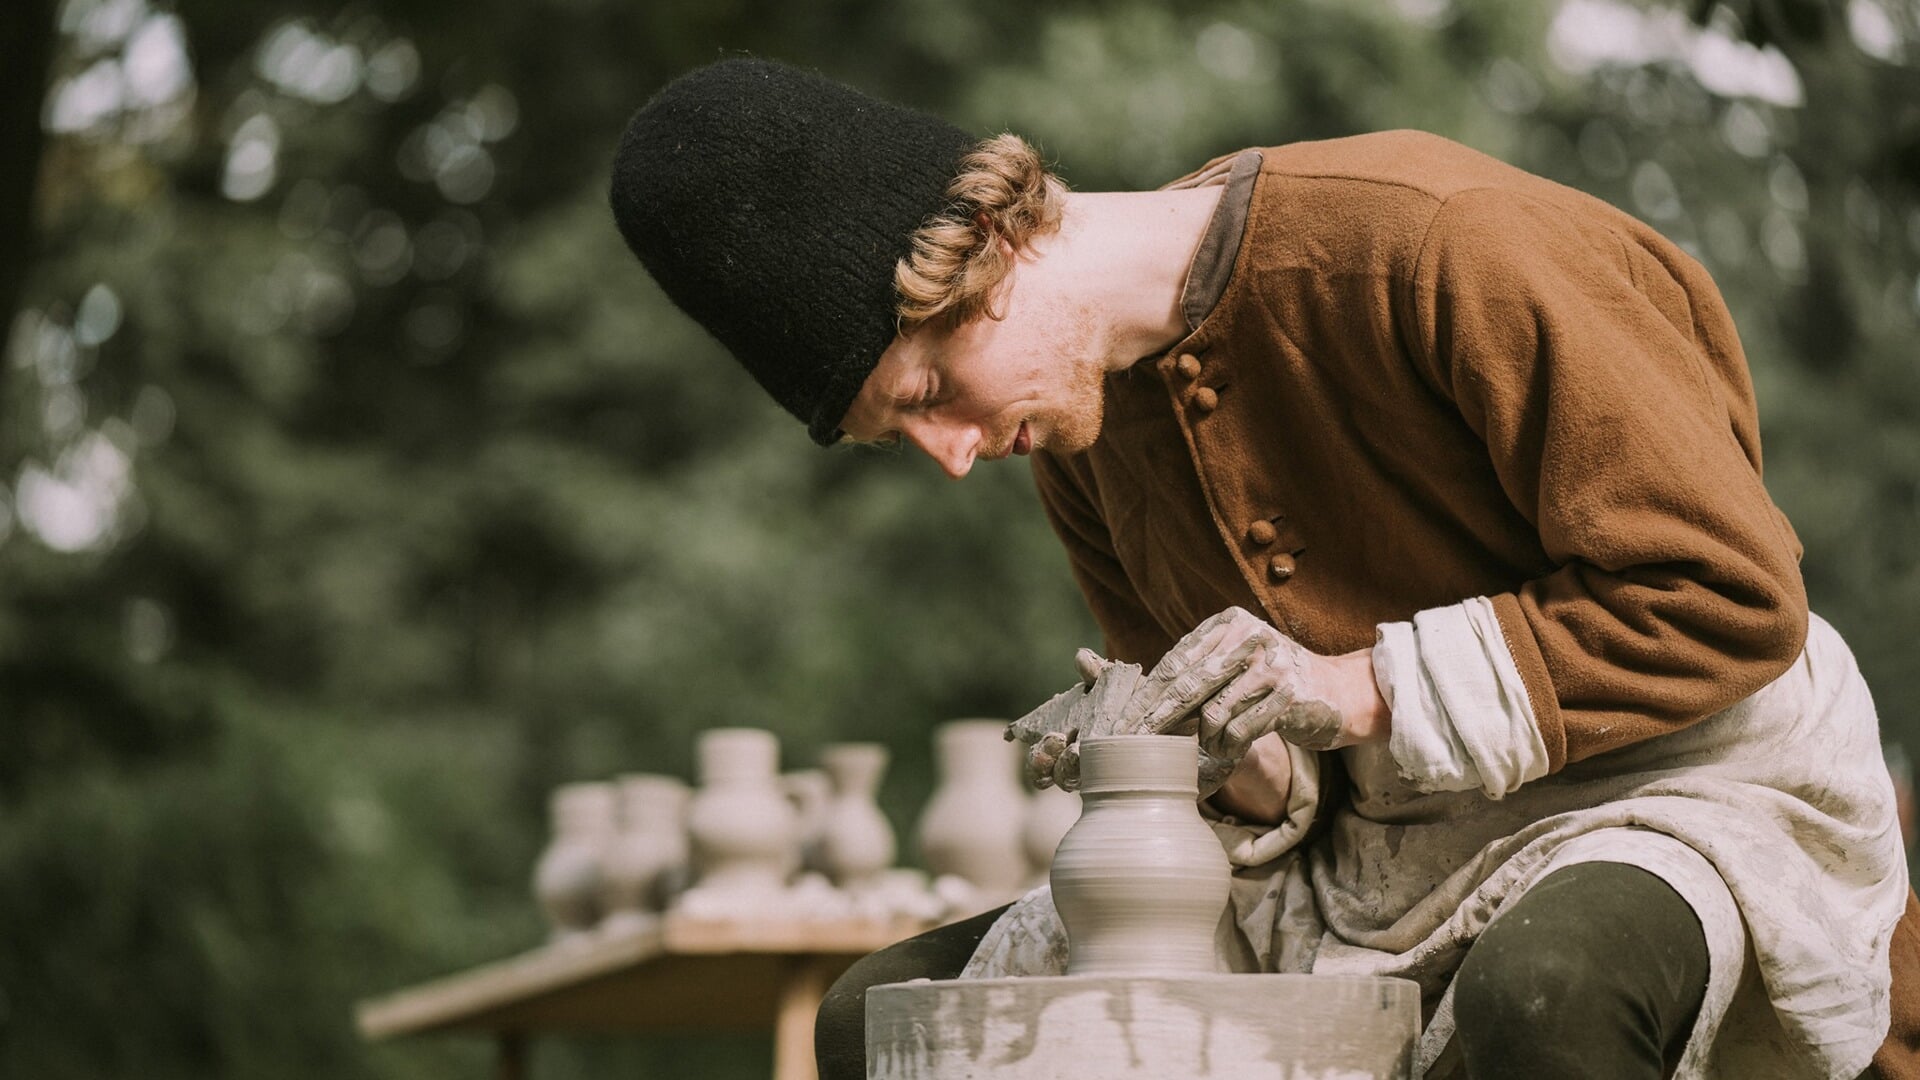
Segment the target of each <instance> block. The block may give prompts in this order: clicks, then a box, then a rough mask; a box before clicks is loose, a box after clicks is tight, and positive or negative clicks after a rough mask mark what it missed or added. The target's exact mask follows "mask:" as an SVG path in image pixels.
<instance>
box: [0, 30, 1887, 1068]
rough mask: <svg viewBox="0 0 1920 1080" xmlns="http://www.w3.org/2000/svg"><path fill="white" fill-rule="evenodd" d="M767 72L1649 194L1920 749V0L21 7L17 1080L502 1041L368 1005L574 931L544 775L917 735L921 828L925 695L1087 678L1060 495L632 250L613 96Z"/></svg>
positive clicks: (1823, 581)
mask: <svg viewBox="0 0 1920 1080" xmlns="http://www.w3.org/2000/svg"><path fill="white" fill-rule="evenodd" d="M736 51H751V52H755V53H759V54H763V55H771V56H776V57H780V58H783V59H786V60H788V61H791V62H795V63H799V64H803V65H808V66H813V67H817V68H819V69H821V70H823V71H825V72H827V73H829V74H831V75H833V76H836V77H838V78H841V79H843V80H847V81H850V82H853V83H855V84H857V85H859V86H861V87H864V88H866V89H868V90H869V91H872V92H875V93H879V94H882V95H884V96H888V97H891V98H894V99H897V100H901V101H904V102H909V103H912V104H915V105H919V106H922V107H926V108H929V109H934V110H938V111H940V112H942V113H944V114H946V115H947V116H949V117H951V118H953V119H954V120H955V121H957V122H959V123H961V124H963V125H965V126H967V127H969V128H970V129H972V130H975V131H978V132H980V133H982V134H986V133H990V132H993V131H998V130H1006V129H1011V130H1017V131H1020V132H1022V133H1024V134H1026V135H1028V136H1029V137H1031V138H1033V139H1034V140H1036V141H1037V142H1038V143H1039V144H1040V145H1041V146H1042V147H1043V148H1044V149H1045V151H1046V152H1047V153H1048V154H1049V156H1050V157H1052V158H1054V159H1056V160H1057V161H1058V162H1059V164H1060V168H1061V170H1062V172H1063V173H1064V175H1065V176H1066V177H1067V179H1068V180H1069V181H1070V182H1071V183H1072V184H1074V185H1075V186H1078V187H1081V188H1086V189H1104V188H1130V187H1143V186H1154V185H1158V184H1161V183H1164V182H1165V181H1167V180H1169V179H1171V178H1173V177H1175V176H1177V175H1179V174H1181V173H1183V172H1186V171H1187V170H1189V169H1191V168H1193V167H1194V166H1196V165H1197V164H1198V163H1200V162H1201V161H1202V160H1204V159H1206V158H1208V157H1210V156H1212V155H1215V154H1218V153H1221V152H1225V151H1227V150H1231V149H1234V148H1237V147H1240V146H1243V145H1249V144H1271V143H1277V142H1284V141H1290V140H1295V139H1306V138H1319V137H1327V136H1337V135H1344V134H1350V133H1354V132H1359V131H1365V130H1371V129H1379V128H1389V127H1418V128H1425V129H1428V130H1431V131H1436V132H1440V133H1442V134H1445V135H1448V136H1451V137H1454V138H1456V139H1460V140H1462V141H1464V142H1467V143H1469V144H1471V145H1473V146H1476V147H1479V148H1481V149H1483V150H1486V151H1488V152H1490V153H1492V154H1495V155H1497V156H1500V157H1502V158H1505V159H1507V160H1510V161H1513V162H1515V163H1517V164H1519V165H1522V166H1524V167H1526V168H1529V169H1532V170H1534V171H1537V172H1540V173H1543V174H1545V175H1547V176H1549V177H1553V178H1555V179H1558V180H1561V181H1564V182H1566V183H1569V184H1572V185H1574V186H1576V187H1579V188H1582V189H1584V190H1587V191H1590V192H1593V193H1595V194H1597V195H1599V196H1601V197H1603V198H1606V199H1608V200H1610V201H1612V202H1614V203H1616V204H1618V205H1621V206H1623V207H1625V208H1627V209H1629V210H1630V211H1632V212H1633V213H1635V214H1637V215H1639V216H1640V217H1642V218H1644V219H1646V220H1647V221H1649V222H1651V223H1653V224H1654V225H1656V226H1657V227H1659V228H1660V229H1662V230H1663V231H1665V232H1666V233H1667V234H1669V235H1670V236H1672V237H1674V238H1675V239H1676V240H1678V241H1679V242H1680V243H1681V244H1682V245H1683V246H1685V247H1686V248H1687V249H1688V250H1689V251H1691V252H1693V253H1694V254H1695V255H1697V256H1698V257H1699V258H1700V259H1701V260H1702V261H1703V262H1705V263H1706V265H1707V266H1708V267H1709V268H1710V269H1711V270H1712V271H1713V273H1714V274H1715V276H1716V277H1717V278H1718V280H1719V281H1720V283H1721V285H1722V287H1723V288H1724V289H1725V291H1726V293H1727V296H1728V299H1729V301H1730V303H1731V305H1732V308H1733V310H1734V313H1735V315H1736V316H1737V318H1738V319H1739V322H1740V325H1741V328H1742V330H1743V333H1744V336H1745V341H1746V344H1747V347H1748V351H1749V355H1750V357H1751V360H1752V364H1753V368H1754V372H1755V377H1756V380H1757V382H1758V385H1759V390H1760V397H1761V406H1762V412H1763V417H1764V431H1765V437H1766V447H1767V481H1768V485H1769V487H1770V488H1771V490H1772V492H1773V494H1774V496H1775V498H1776V500H1777V501H1778V502H1780V503H1781V505H1783V506H1784V507H1785V508H1786V510H1787V512H1788V513H1789V515H1790V516H1791V517H1792V519H1793V520H1794V522H1795V523H1796V525H1797V526H1798V528H1799V530H1800V534H1801V536H1802V537H1803V538H1804V540H1805V542H1806V546H1807V557H1806V562H1805V569H1806V576H1807V581H1808V586H1809V591H1810V593H1811V595H1812V597H1813V602H1814V605H1815V607H1816V609H1817V610H1818V611H1820V612H1821V613H1823V614H1824V615H1825V616H1826V617H1827V618H1828V619H1829V620H1831V621H1832V622H1833V623H1835V624H1836V625H1837V626H1838V627H1839V628H1840V629H1841V631H1842V632H1843V633H1844V634H1845V635H1846V636H1847V638H1848V639H1849V640H1850V641H1851V642H1852V643H1853V646H1854V648H1855V650H1856V652H1857V653H1858V655H1859V658H1860V662H1861V664H1862V666H1863V667H1864V668H1865V670H1866V674H1867V677H1868V679H1869V681H1870V682H1871V684H1872V686H1873V688H1874V691H1875V693H1876V695H1877V697H1878V700H1879V703H1880V707H1881V712H1882V720H1883V724H1884V726H1885V729H1886V734H1887V738H1888V740H1889V742H1890V743H1892V744H1893V745H1894V748H1895V750H1896V751H1898V750H1899V749H1900V746H1901V744H1903V743H1909V742H1911V741H1913V740H1915V739H1920V720H1917V719H1916V705H1917V703H1920V663H1916V662H1915V659H1914V656H1913V651H1914V643H1915V640H1916V634H1917V633H1920V548H1917V547H1916V543H1915V535H1916V530H1917V529H1920V363H1917V361H1920V347H1917V345H1916V343H1917V342H1920V337H1917V336H1916V314H1917V313H1920V281H1917V280H1916V272H1917V271H1920V4H1916V3H1915V2H1914V0H1833V2H1828V0H1728V2H1724V3H1721V2H1712V0H1706V2H1699V3H1684V4H1682V3H1661V2H1652V0H1649V2H1643V3H1635V2H1628V0H1565V2H1563V3H1553V2H1536V0H1258V2H1255V0H1193V2H1188V3H1182V4H1156V3H1145V2H1140V0H1119V2H1112V3H1103V4H1092V3H1084V2H1079V3H1074V2H1051V0H965V2H961V0H805V2H801V0H788V2H783V3H774V2H762V0H460V2H457V3H456V2H452V0H353V2H347V3H340V2H336V0H305V2H297V3H290V2H279V0H276V2H265V0H64V2H56V0H9V2H8V3H7V4H5V5H4V6H0V113H4V116H0V328H7V337H6V339H5V343H4V348H5V351H4V360H0V928H4V930H0V1075H5V1076H9V1077H20V1078H23V1080H28V1078H30V1080H65V1078H82V1077H87V1078H91V1077H118V1076H140V1077H145V1078H150V1080H163V1078H172V1077H181V1078H188V1077H191V1078H207V1077H287V1078H302V1077H314V1078H319V1077H327V1078H341V1077H382V1078H394V1080H398V1078H409V1077H454V1076H480V1075H485V1074H486V1070H487V1068H488V1054H489V1048H488V1047H487V1046H486V1045H485V1044H484V1043H483V1042H480V1041H477V1040H462V1039H459V1038H452V1039H442V1040H432V1039H429V1040H423V1041H418V1042H413V1043H401V1044H394V1045H382V1046H372V1047H370V1046H367V1045H364V1044H362V1043H361V1042H359V1041H358V1039H357V1038H356V1036H355V1035H354V1033H353V1030H352V1026H351V1011H350V1010H351V1003H352V1001H353V1000H354V999H355V998H356V997H360V996H365V995H369V994H373V993H377V992H381V991H385V990H390V989H393V988H395V987H399V986H402V985H405V984H408V983H411V982H416V981H419V980H421V979H424V978H426V977H430V976H434V975H438V974H442V973H445V972H449V971H453V970H456V969H459V968H463V967H466V966H468V965H471V964H475V963H479V962H482V961H486V960H490V959H494V958H497V957H500V956H504V955H506V954H509V953H511V952H514V951H517V950H519V949H522V948H525V947H527V946H529V945H531V944H533V943H535V942H537V941H538V940H540V938H541V937H542V934H543V926H542V923H541V920H540V918H539V916H538V914H537V912H536V910H535V907H534V905H533V903H532V901H531V899H530V897H529V893H528V878H529V873H530V869H531V867H532V864H533V860H534V858H535V856H536V854H537V853H538V851H539V849H540V848H541V846H542V845H543V844H544V842H545V834H546V823H545V807H544V804H545V799H546V795H547V792H548V790H549V789H550V788H551V787H553V786H554V785H555V784H557V783H559V782H561V781H564V780H569V779H579V778H589V777H606V776H610V775H612V774H614V773H616V772H622V771H632V770H637V769H648V770H656V771H668V772H676V773H679V774H681V775H687V774H688V772H689V766H690V750H691V745H692V737H693V735H694V733H695V732H697V731H698V730H699V729H701V728H704V727H708V726H712V725H718V724H748V725H758V726H765V727H770V728H773V729H775V730H776V731H778V732H780V733H781V734H782V736H783V737H784V738H785V740H786V745H787V753H788V759H789V760H790V761H806V760H809V759H810V757H811V754H812V751H813V750H814V749H815V748H816V747H817V746H818V745H820V744H821V743H822V742H824V741H827V740H830V739H839V738H869V739H882V740H885V741H887V742H888V743H890V744H891V745H892V746H893V748H894V753H895V764H894V767H893V770H892V772H891V773H890V775H889V778H888V780H887V783H886V787H885V791H884V805H885V807H886V809H887V810H888V811H889V812H890V813H891V815H892V817H893V819H894V821H895V823H896V825H897V826H898V827H900V828H901V829H902V830H903V831H904V830H905V829H906V828H907V827H908V826H909V825H910V823H911V821H912V820H913V817H914V815H915V814H917V812H918V810H919V807H920V803H921V801H922V800H923V799H924V796H925V792H926V791H927V790H928V787H929V773H930V767H929V761H928V757H929V753H928V744H927V730H928V728H929V726H930V725H931V724H933V723H934V722H937V721H939V720H943V719H948V718H952V717H956V716H967V715H984V716H1010V715H1017V714H1018V713H1020V712H1023V711H1025V710H1026V709H1027V708H1029V707H1031V706H1032V705H1033V704H1035V703H1037V702H1038V701H1040V700H1042V699H1043V698H1044V697H1046V696H1047V695H1048V694H1050V693H1052V692H1054V691H1056V690H1058V689H1060V688H1061V687H1063V686H1064V685H1065V684H1067V683H1069V682H1071V681H1072V677H1073V676H1072V673H1071V667H1070V657H1071V655H1072V650H1073V648H1074V647H1075V646H1077V645H1080V644H1088V643H1093V642H1095V641H1097V636H1096V634H1095V632H1094V630H1093V627H1092V625H1091V623H1090V621H1089V620H1088V618H1087V617H1086V615H1085V614H1084V612H1083V610H1082V608H1081V605H1080V602H1079V599H1078V596H1077V594H1076V592H1075V591H1074V588H1073V586H1072V584H1071V582H1070V580H1069V578H1068V575H1067V570H1066V565H1065V561H1064V559H1063V557H1062V556H1061V554H1060V553H1059V552H1058V551H1057V550H1056V547H1055V544H1054V542H1053V539H1052V537H1051V536H1050V534H1049V533H1048V531H1047V529H1046V526H1045V523H1044V522H1043V520H1042V519H1041V517H1040V514H1039V512H1038V508H1037V505H1036V503H1035V500H1034V498H1033V494H1032V489H1031V484H1030V481H1029V479H1028V477H1027V474H1026V472H1025V470H1024V469H1022V468H1020V467H1019V466H1018V464H1008V465H1003V466H999V467H984V468H982V469H979V470H976V472H975V474H974V475H973V476H972V477H969V478H968V479H967V480H966V481H965V482H964V483H960V484H952V483H949V482H947V481H946V480H944V479H943V478H941V477H940V476H939V474H938V472H937V470H936V469H934V468H933V467H932V466H931V464H930V463H928V462H926V461H924V460H922V459H919V458H918V457H912V456H904V455H898V454H888V453H881V452H871V451H850V452H841V451H833V452H822V451H819V450H816V449H814V448H813V447H812V446H811V444H809V443H808V442H807V441H806V438H805V436H804V434H803V432H802V430H801V428H800V426H799V425H798V424H796V423H794V422H793V421H791V420H790V419H789V418H788V417H786V416H785V415H784V414H783V413H780V412H779V411H778V410H777V409H776V408H775V407H774V406H773V405H771V404H770V403H769V402H767V401H765V400H763V398H762V396H761V395H760V393H759V392H758V391H757V390H756V389H755V388H754V387H753V385H752V384H751V383H750V382H749V381H748V379H747V378H746V377H745V376H744V375H743V374H742V373H741V372H740V371H739V370H737V369H736V368H735V366H734V365H733V364H732V363H731V362H729V361H728V360H727V359H726V358H725V357H724V355H723V354H722V353H721V352H720V351H719V350H718V348H717V347H716V346H715V345H714V344H713V343H712V342H711V341H710V340H708V339H707V338H706V337H705V336H704V335H703V334H702V333H701V332H700V331H699V330H698V329H697V328H695V327H694V326H692V325H691V324H690V323H689V322H688V321H687V320H686V319H684V318H683V317H681V316H680V315H678V314H677V313H676V312H675V311H674V310H673V309H672V308H671V307H670V306H669V305H668V304H666V303H665V302H664V301H663V300H662V298H661V297H660V296H659V294H658V293H657V292H656V290H655V289H654V288H653V287H652V285H651V284H650V282H649V281H648V280H647V279H646V277H645V275H644V274H643V273H642V272H641V271H640V269H639V268H638V266H637V264H635V263H634V262H633V260H632V259H631V258H630V257H629V256H628V255H627V253H626V251H625V250H624V248H623V247H622V246H621V242H620V240H619V237H618V236H617V234H616V233H615V231H614V229H613V228H612V226H611V223H610V219H609V214H608V212H607V210H606V206H605V194H604V189H605V172H606V166H607V163H608V161H609V158H610V155H611V150H612V146H613V144H614V142H615V140H616V139H617V137H618V134H619V131H620V128H621V126H622V124H623V122H624V120H625V118H626V116H627V115H628V114H629V113H630V112H631V111H632V110H633V109H634V108H635V107H636V106H638V105H639V104H640V103H641V102H642V101H644V100H645V99H646V98H647V96H648V95H649V94H650V93H651V92H652V91H653V90H654V89H656V88H657V87H659V86H660V85H661V84H662V83H663V82H665V81H666V80H667V79H669V78H670V77H672V76H673V75H675V74H677V73H679V72H681V71H683V70H686V69H687V68H689V67H691V66H693V65H696V64H699V63H702V62H705V61H708V60H712V59H715V58H718V57H720V56H722V55H726V54H728V53H731V52H736ZM909 857H910V858H911V852H909ZM767 1053H768V1049H767V1043H766V1041H765V1040H753V1039H744V1040H743V1039H726V1040H710V1039H699V1038H694V1037H688V1038H684V1039H659V1040H649V1041H640V1040H631V1041H621V1040H612V1041H601V1042H561V1041H548V1042H544V1043H540V1044H537V1048H536V1053H535V1061H534V1065H535V1070H536V1073H537V1074H538V1075H541V1076H543V1077H575V1076H603V1075H624V1076H649V1077H652V1076H703V1077H704V1076H712V1077H734V1076H739V1077H747V1076H758V1075H764V1069H765V1067H766V1066H765V1062H766V1055H767Z"/></svg>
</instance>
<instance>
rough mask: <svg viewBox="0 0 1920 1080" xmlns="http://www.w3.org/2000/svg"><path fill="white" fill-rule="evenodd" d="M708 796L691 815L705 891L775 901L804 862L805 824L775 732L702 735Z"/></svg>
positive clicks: (699, 797)
mask: <svg viewBox="0 0 1920 1080" xmlns="http://www.w3.org/2000/svg"><path fill="white" fill-rule="evenodd" d="M698 752H699V759H700V784H701V786H700V791H699V793H698V794H696V795H695V796H694V798H693V803H692V805H691V806H690V807H689V808H688V811H687V833H688V836H689V837H690V838H691V839H692V841H693V857H694V863H695V865H696V867H697V872H698V875H699V879H698V885H699V888H700V889H701V890H702V891H704V892H707V893H709V894H712V893H715V892H722V891H724V892H728V893H741V894H746V893H762V894H767V895H772V894H773V893H775V892H777V891H778V890H779V889H781V888H782V887H783V886H785V884H786V880H787V877H788V875H790V874H792V873H793V871H794V870H795V868H796V867H797V866H798V865H799V862H800V851H799V835H798V829H799V820H798V814H797V813H796V812H795V811H794V808H793V803H792V802H791V801H789V800H788V798H787V795H786V792H785V790H784V789H783V788H782V786H781V782H780V743H779V740H778V739H776V738H774V735H773V733H772V732H770V731H761V730H758V729H756V728H714V729H713V730H711V731H707V732H705V733H703V734H702V735H701V736H700V743H699V751H698Z"/></svg>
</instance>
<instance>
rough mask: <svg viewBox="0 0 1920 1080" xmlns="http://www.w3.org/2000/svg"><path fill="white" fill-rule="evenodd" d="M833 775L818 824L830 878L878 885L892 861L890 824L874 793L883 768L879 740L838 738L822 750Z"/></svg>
mask: <svg viewBox="0 0 1920 1080" xmlns="http://www.w3.org/2000/svg"><path fill="white" fill-rule="evenodd" d="M820 764H821V766H822V767H824V768H825V769H826V771H827V776H828V777H830V778H831V779H832V780H833V798H832V801H831V802H829V803H828V805H827V812H826V815H825V820H824V822H823V823H822V826H821V830H820V857H821V863H822V864H823V865H824V867H825V869H826V871H827V874H828V875H829V876H830V877H832V878H833V883H834V884H835V885H838V886H840V887H841V888H843V889H848V888H867V887H871V886H873V885H876V884H877V883H878V882H879V880H880V878H881V876H882V875H883V874H884V873H885V872H886V870H887V868H888V867H891V866H892V865H893V856H894V850H895V848H894V838H893V825H892V824H890V823H889V822H888V821H887V817H886V815H885V814H882V813H881V812H880V806H879V804H878V803H876V802H875V801H874V796H875V795H877V794H878V793H879V791H880V777H881V774H882V773H884V772H885V771H886V768H887V748H886V747H884V746H882V745H880V744H879V743H837V744H835V745H832V746H828V747H826V748H825V749H823V750H821V751H820Z"/></svg>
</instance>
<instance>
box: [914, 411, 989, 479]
mask: <svg viewBox="0 0 1920 1080" xmlns="http://www.w3.org/2000/svg"><path fill="white" fill-rule="evenodd" d="M905 434H906V436H907V438H908V439H910V440H912V442H913V444H914V445H915V446H918V447H919V448H920V449H921V450H922V451H924V452H925V453H926V455H927V456H928V457H930V458H932V459H933V460H934V461H937V462H939V463H940V468H941V469H943V470H945V472H946V474H947V475H948V476H950V477H952V478H953V479H955V480H958V479H960V478H961V477H963V476H965V475H967V471H968V470H970V469H972V468H973V459H974V458H975V457H976V456H978V455H979V453H980V440H981V438H982V432H981V431H980V428H979V427H978V426H977V425H974V424H939V423H932V422H928V423H922V424H918V425H914V426H910V427H908V428H907V429H906V432H905Z"/></svg>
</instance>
